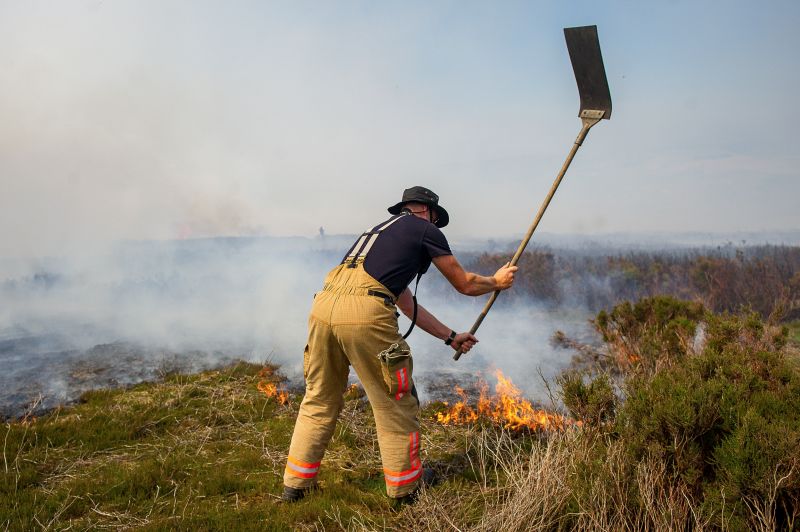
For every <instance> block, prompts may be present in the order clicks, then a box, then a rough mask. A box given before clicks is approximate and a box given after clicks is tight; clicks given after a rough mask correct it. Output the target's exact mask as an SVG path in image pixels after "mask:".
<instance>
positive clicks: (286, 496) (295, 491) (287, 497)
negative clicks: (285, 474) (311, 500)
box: [281, 486, 311, 502]
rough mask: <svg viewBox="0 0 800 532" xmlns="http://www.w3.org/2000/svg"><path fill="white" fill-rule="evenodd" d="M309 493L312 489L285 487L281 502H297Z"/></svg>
mask: <svg viewBox="0 0 800 532" xmlns="http://www.w3.org/2000/svg"><path fill="white" fill-rule="evenodd" d="M309 491H311V488H290V487H289V486H284V487H283V495H281V502H297V501H299V500H300V499H302V498H303V497H305V496H306V494H307V493H308V492H309Z"/></svg>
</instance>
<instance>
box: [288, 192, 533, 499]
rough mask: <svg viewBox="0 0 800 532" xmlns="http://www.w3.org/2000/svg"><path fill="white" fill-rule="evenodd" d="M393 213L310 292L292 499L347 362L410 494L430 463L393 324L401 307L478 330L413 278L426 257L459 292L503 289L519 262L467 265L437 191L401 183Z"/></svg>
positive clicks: (433, 331)
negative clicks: (489, 267)
mask: <svg viewBox="0 0 800 532" xmlns="http://www.w3.org/2000/svg"><path fill="white" fill-rule="evenodd" d="M388 210H389V213H390V214H391V215H392V216H391V217H390V218H389V219H388V220H385V221H383V222H381V223H380V224H378V225H376V226H375V227H374V228H372V229H371V230H369V231H367V232H365V233H364V234H363V235H361V237H360V238H359V239H358V240H357V241H356V242H355V244H353V246H352V247H351V248H350V250H349V251H348V252H347V254H346V255H345V257H344V259H343V260H342V262H341V264H339V265H338V266H337V267H335V268H334V269H333V270H331V271H330V272H329V273H328V276H327V278H326V279H325V283H324V285H323V287H322V290H321V291H320V292H318V293H317V294H316V295H315V296H314V303H313V306H312V309H311V314H310V316H309V318H308V343H307V345H306V347H305V352H304V355H303V375H304V378H305V382H306V393H305V396H304V397H303V401H302V403H301V404H300V411H299V412H298V415H297V422H296V424H295V428H294V434H293V436H292V443H291V445H290V447H289V456H288V457H287V461H286V469H285V472H284V477H283V481H284V492H283V497H282V499H283V500H284V501H287V502H294V501H297V500H299V499H301V498H302V497H303V496H304V495H305V494H306V493H307V492H308V491H309V490H310V489H312V488H313V487H314V486H315V485H316V478H317V475H318V473H319V469H320V463H321V461H322V457H323V454H324V453H325V448H326V446H327V444H328V441H329V440H330V438H331V435H332V434H333V430H334V427H335V425H336V419H337V417H338V416H339V412H340V411H341V409H342V406H343V404H344V397H343V394H344V391H345V388H346V386H347V378H348V374H349V366H353V369H354V370H355V372H356V374H357V375H358V378H359V379H360V381H361V383H362V385H363V386H364V391H365V392H366V395H367V398H368V399H369V403H370V405H371V407H372V412H373V415H374V416H375V425H376V427H377V433H378V445H379V447H380V453H381V460H382V462H383V472H384V480H385V482H386V492H387V495H388V496H389V497H390V498H392V499H394V500H395V501H394V502H395V503H401V502H408V501H410V500H412V499H413V498H414V497H415V495H416V492H417V489H418V487H419V485H420V484H421V483H423V482H424V483H429V482H430V481H431V480H432V476H433V472H432V471H430V470H427V469H423V467H422V462H421V460H420V437H419V419H418V414H419V399H418V397H417V392H416V388H415V386H414V380H413V376H412V368H413V366H412V357H411V349H410V348H409V346H408V344H407V343H406V341H405V336H408V333H410V332H411V330H410V329H409V331H408V333H406V335H405V336H403V335H401V334H400V332H399V330H398V324H397V317H398V316H399V314H398V313H397V312H396V308H399V309H400V310H401V311H402V312H403V313H404V314H405V315H406V316H408V317H409V318H410V319H411V320H412V325H411V327H412V328H413V327H414V324H415V323H416V324H417V325H418V326H419V327H420V328H421V329H422V330H424V331H425V332H427V333H428V334H430V335H432V336H435V337H436V338H439V339H440V340H442V341H443V342H444V343H445V344H446V345H449V346H450V347H452V348H453V349H456V350H457V349H462V350H463V351H465V352H466V351H469V350H470V349H472V347H473V346H474V345H475V344H476V343H477V342H478V339H477V338H476V337H475V336H473V335H472V334H470V333H469V332H462V333H458V334H457V333H456V332H455V331H454V330H452V329H450V327H447V326H446V325H445V324H443V323H442V322H441V321H439V320H438V319H437V318H436V317H435V316H434V315H433V314H431V313H430V312H428V311H427V310H426V309H425V308H424V307H423V306H421V305H417V302H416V295H415V294H416V285H415V289H414V295H412V293H411V290H410V289H409V284H410V283H411V282H412V281H413V280H414V278H415V277H416V284H417V285H418V284H419V279H420V277H421V275H422V274H423V273H425V272H426V271H427V270H428V267H429V266H430V264H431V262H432V263H433V264H434V265H435V266H436V268H438V269H439V271H441V273H442V274H443V275H444V277H445V278H446V279H447V280H448V281H449V282H450V284H452V285H453V287H454V288H455V289H456V290H457V291H458V292H460V293H462V294H466V295H470V296H479V295H481V294H486V293H488V292H492V291H495V290H505V289H507V288H509V287H510V286H511V285H512V283H513V282H514V272H516V271H517V267H516V266H510V264H506V265H505V266H503V267H502V268H500V269H499V270H497V272H495V274H494V275H493V276H491V277H485V276H481V275H478V274H475V273H471V272H467V271H465V270H464V269H463V268H462V267H461V265H460V264H459V262H458V261H457V260H456V258H455V257H454V256H453V254H452V252H451V251H450V246H449V245H448V243H447V239H446V238H445V236H444V234H443V233H442V231H441V230H440V229H441V228H442V227H445V226H446V225H447V223H448V221H449V216H448V214H447V211H446V210H445V209H444V208H443V207H442V206H441V205H439V197H438V196H437V195H436V194H434V193H433V192H431V191H430V190H428V189H427V188H424V187H412V188H409V189H407V190H405V191H404V192H403V197H402V199H401V201H400V202H399V203H397V204H395V205H393V206H391V207H389V209H388Z"/></svg>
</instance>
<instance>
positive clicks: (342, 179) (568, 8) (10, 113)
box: [0, 0, 800, 256]
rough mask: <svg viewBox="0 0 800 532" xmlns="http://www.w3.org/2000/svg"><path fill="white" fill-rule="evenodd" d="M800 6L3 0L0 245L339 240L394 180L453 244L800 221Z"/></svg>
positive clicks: (396, 191)
mask: <svg viewBox="0 0 800 532" xmlns="http://www.w3.org/2000/svg"><path fill="white" fill-rule="evenodd" d="M798 23H800V2H777V1H776V2H752V1H748V2H729V1H726V2H722V1H718V2H710V1H709V2H702V1H691V2H689V1H687V2H683V1H672V2H667V1H658V2H599V1H592V2H464V1H457V2H456V1H453V2H448V1H435V2H405V1H404V2H372V1H370V2H322V1H320V2H301V1H294V0H293V1H291V2H289V1H285V2H261V1H259V2H243V1H240V2H221V1H220V2H202V1H196V0H192V1H169V0H158V1H142V0H136V1H133V0H132V1H115V0H105V1H102V0H91V1H88V0H81V1H78V0H75V1H66V0H65V1H49V2H35V1H29V0H25V1H23V0H19V1H10V0H0V224H2V228H3V229H2V233H0V256H16V255H28V254H41V253H54V252H61V251H63V250H64V249H68V248H69V247H71V246H85V245H94V244H95V243H97V242H104V241H108V240H114V239H129V238H135V239H149V238H156V239H165V238H179V237H194V236H210V235H249V234H265V235H308V236H313V235H315V234H316V232H317V228H318V227H320V226H324V227H325V229H326V231H327V232H329V233H355V232H358V231H360V230H362V229H363V228H364V226H366V225H370V224H373V223H376V222H377V221H378V220H379V219H380V217H381V216H383V215H384V213H385V208H386V207H387V206H388V205H389V204H391V203H394V202H395V201H397V200H398V199H399V196H400V194H401V192H402V190H403V188H405V187H407V186H412V185H417V184H422V185H426V186H429V187H430V188H432V189H434V190H435V191H436V192H438V193H439V194H440V196H441V197H442V203H443V205H444V206H445V207H446V208H447V209H448V210H449V211H450V215H451V225H450V227H449V228H448V229H447V234H448V235H449V236H451V237H452V238H459V237H470V236H477V237H484V236H486V237H489V236H506V235H512V234H518V233H521V232H523V231H524V230H525V229H526V228H527V226H528V224H529V223H530V220H531V218H532V215H533V213H535V211H536V209H537V208H538V206H539V203H540V201H541V200H542V198H543V197H544V195H545V194H546V193H547V190H548V189H549V187H550V184H551V183H552V181H553V178H554V177H555V174H556V172H557V170H558V169H559V168H560V166H561V163H562V162H563V159H564V157H565V156H566V153H567V151H568V149H569V148H570V145H571V143H572V141H573V140H574V138H575V135H576V134H577V133H578V130H579V128H580V120H579V119H578V118H577V116H576V115H577V110H578V95H577V90H576V87H575V81H574V78H573V74H572V69H571V66H570V63H569V59H568V56H567V52H566V48H565V45H564V38H563V33H562V28H563V27H565V26H579V25H587V24H597V25H598V28H599V34H600V42H601V47H602V49H603V55H604V59H605V63H606V70H607V74H608V79H609V84H610V87H611V93H612V98H613V100H614V114H613V118H612V120H611V121H604V122H602V123H601V124H600V125H598V126H596V127H595V128H594V129H593V130H592V131H591V133H590V134H589V137H588V139H587V142H586V143H585V145H584V147H583V148H582V149H581V151H580V152H579V153H578V156H577V158H576V160H575V162H574V163H573V166H572V168H571V169H570V172H569V173H568V174H567V177H566V179H565V181H564V183H563V184H562V187H561V189H560V190H559V192H558V194H557V195H556V198H555V200H554V202H553V203H552V205H551V207H550V209H549V210H548V212H547V214H546V216H545V218H544V220H543V222H542V224H541V226H540V229H541V230H542V231H548V232H571V233H575V232H577V233H594V232H611V231H694V230H697V231H738V230H774V229H800V209H798V198H800V179H798V177H800V176H798V174H799V173H800V171H798V168H799V167H800V164H799V163H800V155H798V148H797V144H798V142H797V141H798V135H797V130H796V127H797V124H798V123H800V111H799V110H798V109H799V108H798V106H797V105H796V104H795V101H796V99H797V98H796V90H797V87H798V86H800V68H798V60H797V55H796V54H797V51H798V50H800V32H798V31H797V26H798Z"/></svg>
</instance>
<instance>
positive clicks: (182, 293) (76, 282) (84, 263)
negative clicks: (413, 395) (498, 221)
mask: <svg viewBox="0 0 800 532" xmlns="http://www.w3.org/2000/svg"><path fill="white" fill-rule="evenodd" d="M351 239H352V237H350V236H346V237H336V236H334V237H324V238H319V237H318V238H315V239H306V238H297V239H290V238H267V237H257V238H256V237H254V238H209V239H194V240H178V241H163V242H152V241H148V242H124V243H119V244H116V245H114V246H112V247H110V248H107V249H104V250H102V251H95V252H93V253H82V254H80V255H71V256H62V257H58V258H47V259H37V260H29V261H25V262H20V261H16V262H12V261H8V260H6V261H5V262H2V263H0V264H2V266H0V268H2V269H1V270H0V298H1V299H2V301H3V304H2V310H0V360H2V363H3V365H4V367H5V370H4V371H3V372H2V374H0V415H2V416H6V417H8V416H18V415H21V414H22V413H23V412H24V411H25V410H26V409H27V408H29V407H30V405H31V404H32V403H34V404H36V407H37V408H39V409H42V408H49V407H53V406H55V405H57V404H60V403H63V402H68V401H71V400H74V399H76V398H77V397H78V396H79V395H80V393H82V392H83V391H85V390H87V389H91V388H98V387H108V386H123V385H128V384H132V383H135V382H138V381H142V380H148V379H153V378H158V377H159V375H162V374H164V373H166V372H169V371H198V370H201V369H207V368H211V367H215V366H219V365H222V364H225V363H227V362H230V361H231V360H234V359H244V360H248V361H253V362H264V361H270V362H273V363H276V364H280V365H281V367H282V368H283V371H284V372H285V373H286V374H287V375H288V377H289V378H290V379H291V380H292V381H293V382H294V383H295V384H297V385H300V384H301V383H302V352H303V346H304V345H305V335H306V320H307V314H308V310H309V309H310V306H311V302H312V299H313V294H314V293H315V292H316V291H317V290H319V288H320V287H321V285H322V280H323V278H324V275H325V273H326V272H327V271H328V270H329V269H330V268H331V267H333V266H334V265H335V264H337V263H338V261H339V260H340V259H341V255H342V254H343V250H346V249H347V247H348V245H349V243H350V240H351ZM437 276H438V272H436V271H435V268H431V272H430V273H429V274H428V275H427V276H425V277H424V278H423V281H422V283H421V284H420V288H419V293H418V295H419V299H420V302H421V303H422V304H423V305H425V306H426V307H427V308H428V309H430V310H431V311H432V312H434V314H436V315H437V316H438V317H439V318H440V319H441V320H442V321H443V322H444V323H446V324H448V325H449V326H451V327H453V328H456V329H458V330H467V329H469V327H470V325H471V324H472V321H473V320H474V319H475V317H476V316H477V315H478V313H479V312H480V309H481V308H482V305H483V303H484V301H485V297H482V298H469V297H466V296H461V295H459V294H457V293H455V291H453V290H452V289H448V288H447V287H444V286H443V283H444V280H443V279H441V278H437ZM588 317H589V314H588V311H585V310H581V309H580V308H576V309H570V310H556V311H554V310H552V309H545V308H543V307H540V306H538V305H537V304H535V303H534V302H532V301H529V300H525V301H524V302H517V303H515V304H514V305H512V306H508V305H500V306H496V308H495V309H493V310H492V313H491V314H490V315H489V318H487V320H486V321H485V322H484V325H483V326H482V328H481V330H480V331H479V334H478V337H479V339H480V340H481V342H480V344H479V345H478V346H477V347H476V348H475V349H474V350H473V351H472V352H471V353H469V354H468V355H466V356H464V357H462V358H461V360H460V361H458V362H454V361H453V360H452V354H453V351H452V349H450V348H449V347H446V346H444V345H443V344H442V342H441V341H440V340H438V339H435V338H432V337H430V336H428V335H427V334H425V333H424V332H422V331H421V330H419V329H417V330H416V331H415V332H414V333H413V335H412V336H411V337H410V339H409V341H410V343H411V345H412V348H413V349H414V353H415V374H416V375H417V382H418V387H419V391H420V394H421V396H422V398H423V400H424V399H425V398H427V397H430V394H431V393H433V391H434V389H435V386H431V383H436V382H439V381H441V380H443V379H445V380H453V381H458V380H459V379H462V378H464V379H474V378H475V377H476V376H477V375H480V374H487V375H488V373H489V371H488V370H489V369H491V368H494V367H496V368H498V369H500V370H501V371H503V372H504V373H505V374H506V375H509V376H511V378H512V379H513V380H514V382H515V383H517V384H518V385H519V386H520V387H521V388H522V389H523V391H525V392H526V393H528V394H529V396H531V397H534V398H539V399H543V400H544V399H545V396H544V388H543V385H542V381H541V378H540V376H539V372H541V373H542V374H544V375H545V376H552V375H553V374H554V373H556V372H557V371H558V370H560V369H561V368H562V367H564V365H566V364H567V363H568V362H569V360H568V359H569V354H568V353H565V352H563V351H562V350H557V349H555V348H553V347H551V346H550V343H549V341H548V340H549V338H550V337H551V336H552V334H553V332H554V331H555V330H556V329H562V330H566V331H567V332H568V333H571V334H573V335H576V336H581V335H585V334H587V330H588V326H587V323H586V320H587V318H588ZM408 324H409V322H408V320H406V319H405V317H401V321H400V327H401V329H403V330H405V328H406V327H407V326H408ZM490 380H491V379H490Z"/></svg>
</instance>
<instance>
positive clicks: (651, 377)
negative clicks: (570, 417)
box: [562, 297, 800, 529]
mask: <svg viewBox="0 0 800 532" xmlns="http://www.w3.org/2000/svg"><path fill="white" fill-rule="evenodd" d="M596 324H597V327H598V329H599V330H600V331H601V332H602V333H603V335H604V338H605V339H606V340H607V341H608V342H609V347H610V349H612V350H616V351H618V352H619V353H618V354H619V357H618V358H621V359H627V360H628V362H629V367H628V370H627V372H626V374H625V377H624V380H623V383H622V386H621V389H622V393H623V396H624V400H623V401H621V403H620V404H619V406H618V407H617V409H616V412H617V415H616V417H615V418H614V422H613V429H612V430H611V431H610V433H611V434H612V436H611V438H612V439H613V440H614V441H617V442H619V443H621V444H622V445H623V446H624V448H625V454H626V456H627V459H628V461H629V462H630V463H634V464H640V465H641V464H645V463H648V464H651V465H652V464H658V467H660V468H663V475H664V479H665V481H666V482H667V483H668V485H669V486H670V487H671V489H673V490H675V491H676V492H680V493H683V494H685V496H686V497H689V498H690V500H691V501H692V506H693V507H695V508H697V511H699V512H700V513H701V516H703V517H704V519H705V520H706V521H707V522H713V521H716V520H718V519H719V520H720V521H719V522H720V523H723V522H724V523H727V525H726V526H730V527H732V528H733V529H746V528H749V527H763V526H766V527H767V528H769V526H775V527H792V526H794V524H796V522H795V520H796V519H797V518H798V516H800V450H798V449H800V373H798V371H797V369H796V367H794V366H792V365H791V364H789V363H788V362H787V361H786V359H785V356H784V352H783V347H784V346H785V344H786V336H787V331H786V329H785V328H780V327H775V326H772V325H769V324H765V323H764V322H762V321H761V319H760V318H759V317H758V316H757V315H756V314H754V313H752V314H742V315H714V314H711V313H707V312H704V310H703V309H702V307H701V306H699V305H697V304H694V303H686V302H681V301H676V300H672V299H671V298H663V297H660V298H650V299H645V300H642V301H639V302H638V303H636V304H630V303H623V304H621V305H618V306H617V307H615V308H614V309H613V310H612V311H611V312H609V313H601V314H600V315H599V316H598V317H597V320H596ZM701 326H702V327H703V329H704V338H703V339H702V341H700V339H698V338H697V337H695V333H696V331H697V329H698V328H699V327H701ZM607 379H608V377H604V376H600V377H597V378H596V379H595V380H594V381H590V382H589V383H588V384H585V383H584V384H582V386H585V387H587V388H591V387H592V385H593V384H594V382H599V383H601V384H600V386H601V387H602V383H603V382H605V381H607ZM562 382H563V384H564V385H565V386H562V392H563V396H564V400H565V404H566V405H567V406H568V408H570V410H573V409H574V410H573V411H574V412H575V413H578V412H580V408H577V409H576V407H575V406H574V404H573V403H575V401H577V399H576V398H579V397H581V393H582V392H580V391H581V390H582V388H581V385H578V384H577V383H576V382H575V380H574V378H572V377H570V378H562ZM579 392H580V393H579ZM577 404H578V406H579V407H583V408H584V409H586V406H585V405H584V404H583V403H581V402H580V401H577ZM571 405H572V406H571ZM651 469H652V467H651ZM630 482H631V483H632V484H633V483H634V479H630ZM639 494H640V496H639V502H638V504H640V505H641V504H642V499H641V490H640V491H639ZM631 502H632V503H633V504H636V502H635V501H631ZM765 523H766V524H765Z"/></svg>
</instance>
